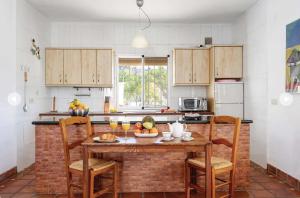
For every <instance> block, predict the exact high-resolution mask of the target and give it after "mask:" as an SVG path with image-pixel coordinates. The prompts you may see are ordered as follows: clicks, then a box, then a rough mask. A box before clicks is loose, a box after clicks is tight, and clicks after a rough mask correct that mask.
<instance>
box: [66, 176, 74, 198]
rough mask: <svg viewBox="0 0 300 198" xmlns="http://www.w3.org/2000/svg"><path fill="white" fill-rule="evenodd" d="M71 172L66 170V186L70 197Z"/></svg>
mask: <svg viewBox="0 0 300 198" xmlns="http://www.w3.org/2000/svg"><path fill="white" fill-rule="evenodd" d="M71 177H72V176H71V173H70V172H68V173H67V186H68V198H72V197H73V191H72V186H71V179H72V178H71Z"/></svg>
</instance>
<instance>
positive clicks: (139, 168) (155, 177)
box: [35, 124, 250, 194]
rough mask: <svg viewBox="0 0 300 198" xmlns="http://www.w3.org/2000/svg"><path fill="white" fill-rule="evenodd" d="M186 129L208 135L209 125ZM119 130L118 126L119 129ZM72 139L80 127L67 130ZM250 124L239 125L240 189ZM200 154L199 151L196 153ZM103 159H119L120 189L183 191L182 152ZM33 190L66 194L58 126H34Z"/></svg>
mask: <svg viewBox="0 0 300 198" xmlns="http://www.w3.org/2000/svg"><path fill="white" fill-rule="evenodd" d="M157 127H158V129H159V131H167V128H168V127H167V125H166V124H159V125H158V126H157ZM93 128H94V131H95V132H96V133H101V132H107V131H111V129H110V128H109V126H108V125H102V124H95V125H93ZM231 128H232V126H231V125H219V126H218V130H219V132H220V133H219V135H220V136H222V137H224V136H225V137H227V138H230V136H228V131H230V130H231ZM188 129H189V131H193V132H197V133H200V134H202V135H204V136H205V137H208V133H209V124H190V125H188ZM119 130H120V131H121V129H119ZM70 131H72V134H70V139H71V141H75V140H76V139H78V138H81V137H82V134H83V130H82V128H81V127H80V126H79V127H72V128H71V129H70ZM249 133H250V126H249V124H242V127H241V133H240V141H239V149H238V165H237V175H236V181H237V186H238V187H239V188H243V187H245V186H247V185H248V182H249V181H248V174H249V168H250V160H249ZM213 153H214V156H222V157H225V158H228V157H229V156H230V155H229V150H227V148H225V147H223V146H216V147H213ZM199 155H201V154H199ZM80 156H81V150H80V148H78V149H77V150H75V151H74V152H73V153H72V159H73V160H77V159H80ZM104 157H105V158H112V159H116V160H119V161H121V162H122V167H121V182H120V183H121V186H120V189H121V191H123V192H180V191H183V190H184V183H183V182H184V169H183V167H184V160H185V158H186V154H185V153H176V152H172V153H171V152H170V153H164V154H161V153H157V154H156V153H151V154H150V153H123V154H120V153H113V154H107V155H106V156H104ZM35 168H36V191H37V193H41V194H64V193H66V188H67V186H66V177H65V169H64V153H63V147H62V140H61V133H60V128H59V126H58V125H36V167H35Z"/></svg>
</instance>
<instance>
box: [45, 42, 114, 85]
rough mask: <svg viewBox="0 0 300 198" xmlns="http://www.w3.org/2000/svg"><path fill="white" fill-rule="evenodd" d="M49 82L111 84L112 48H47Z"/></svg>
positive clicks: (47, 77)
mask: <svg viewBox="0 0 300 198" xmlns="http://www.w3.org/2000/svg"><path fill="white" fill-rule="evenodd" d="M45 76H46V86H76V87H77V86H78V87H112V86H113V50H112V49H70V48H67V49H63V48H62V49H60V48H48V49H46V70H45Z"/></svg>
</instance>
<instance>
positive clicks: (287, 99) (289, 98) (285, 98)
mask: <svg viewBox="0 0 300 198" xmlns="http://www.w3.org/2000/svg"><path fill="white" fill-rule="evenodd" d="M293 101H294V97H293V95H292V94H290V93H285V92H284V93H282V94H280V96H279V102H280V104H281V105H283V106H290V105H291V104H292V103H293Z"/></svg>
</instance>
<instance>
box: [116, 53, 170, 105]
mask: <svg viewBox="0 0 300 198" xmlns="http://www.w3.org/2000/svg"><path fill="white" fill-rule="evenodd" d="M120 58H140V59H141V60H142V70H143V74H142V96H141V98H142V106H141V107H130V106H120V105H119V95H118V93H119V86H118V83H119V73H120V64H119V59H120ZM167 58H169V57H167ZM144 59H145V57H144V56H140V57H137V56H119V57H117V61H116V62H117V64H116V72H115V79H116V82H115V83H116V89H115V90H116V91H115V95H116V106H117V108H118V110H121V111H127V110H129V111H130V110H131V111H137V110H145V111H147V110H159V109H161V108H165V107H168V106H169V60H168V62H167V65H166V67H167V79H166V80H167V104H166V106H157V107H145V64H144Z"/></svg>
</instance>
